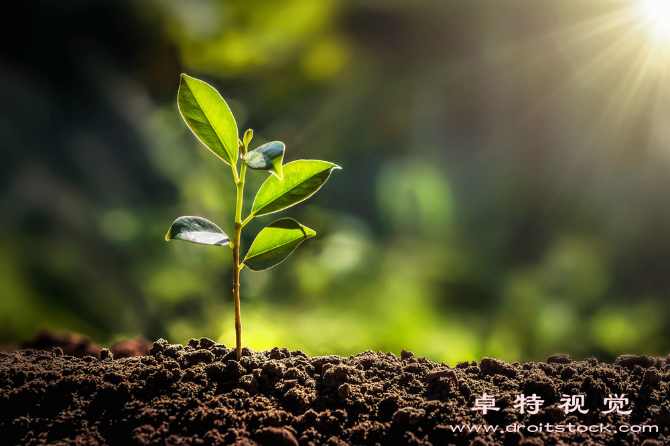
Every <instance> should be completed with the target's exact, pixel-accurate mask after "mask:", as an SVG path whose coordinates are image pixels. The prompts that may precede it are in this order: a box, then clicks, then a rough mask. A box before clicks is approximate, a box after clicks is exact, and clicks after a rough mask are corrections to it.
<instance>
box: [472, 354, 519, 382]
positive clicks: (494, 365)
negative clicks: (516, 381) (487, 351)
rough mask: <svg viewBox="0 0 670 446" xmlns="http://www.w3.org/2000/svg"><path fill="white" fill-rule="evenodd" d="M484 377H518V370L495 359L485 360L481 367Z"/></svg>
mask: <svg viewBox="0 0 670 446" xmlns="http://www.w3.org/2000/svg"><path fill="white" fill-rule="evenodd" d="M479 368H480V370H481V373H482V375H484V376H487V375H503V376H506V377H508V378H513V377H515V376H516V370H514V367H512V366H511V365H510V364H508V363H506V362H504V361H501V360H499V359H493V358H483V359H482V362H481V365H480V366H479Z"/></svg>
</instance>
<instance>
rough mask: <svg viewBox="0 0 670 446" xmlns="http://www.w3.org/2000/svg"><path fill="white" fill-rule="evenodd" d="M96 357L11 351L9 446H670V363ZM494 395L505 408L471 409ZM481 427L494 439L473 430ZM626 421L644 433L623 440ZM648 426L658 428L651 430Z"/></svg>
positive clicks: (157, 348) (2, 416) (191, 354)
mask: <svg viewBox="0 0 670 446" xmlns="http://www.w3.org/2000/svg"><path fill="white" fill-rule="evenodd" d="M96 356H97V357H94V356H84V357H81V358H77V357H74V356H69V355H66V354H64V349H63V348H62V347H53V348H52V350H51V351H40V350H35V349H23V350H17V351H14V352H2V353H0V444H2V445H15V444H19V445H24V444H25V445H42V444H54V445H64V444H68V445H84V444H86V445H91V444H110V445H133V444H135V445H151V444H156V445H159V444H160V445H164V444H169V445H219V444H233V443H236V444H242V445H256V444H259V445H291V446H297V445H301V446H303V445H304V446H307V445H347V444H380V445H386V444H392V445H395V444H407V445H448V444H454V445H473V446H482V445H504V446H507V445H536V446H541V445H559V444H565V445H573V444H593V445H595V444H619V445H629V446H640V445H642V446H654V445H660V444H669V443H670V401H669V400H668V384H669V383H670V357H669V358H651V357H647V356H632V355H628V356H622V357H620V358H618V359H617V361H616V362H615V363H614V364H599V363H598V361H597V360H596V359H594V358H591V359H587V360H585V361H578V362H576V361H571V360H570V358H569V357H568V356H566V355H553V356H550V357H549V358H547V361H546V362H541V363H526V364H519V363H516V362H515V363H512V364H509V363H506V362H503V361H499V360H496V359H492V358H484V359H483V360H482V361H481V362H476V361H473V362H461V363H459V364H458V365H456V366H455V367H449V366H447V365H446V364H436V363H434V362H431V361H429V360H427V359H425V358H423V357H415V356H414V354H413V353H412V352H408V351H403V352H402V354H401V357H400V358H398V357H396V356H395V355H393V354H392V353H381V352H372V351H366V352H363V353H360V354H358V355H355V356H351V357H348V358H345V357H340V356H316V357H308V356H307V355H305V354H304V353H303V352H301V351H300V350H293V351H289V350H288V349H287V348H276V347H275V348H273V349H272V350H269V351H253V350H250V349H244V354H243V357H242V359H241V360H240V361H239V362H238V361H237V360H236V359H235V352H234V350H233V349H230V348H227V347H226V346H225V345H223V344H217V343H215V342H213V341H211V340H209V339H206V338H202V339H199V340H196V339H193V340H191V341H190V342H189V343H188V345H187V346H183V345H180V344H176V345H171V344H169V343H168V342H167V341H165V340H162V339H161V340H159V341H157V342H155V343H154V344H153V346H152V347H151V350H150V353H149V354H147V355H146V356H130V357H124V358H119V357H117V356H116V355H115V354H114V352H113V351H110V350H107V349H102V351H101V352H100V353H99V354H97V355H96ZM483 393H486V394H488V395H492V396H493V397H494V398H495V406H497V407H498V408H499V410H498V411H495V410H489V411H488V412H487V413H486V414H483V413H482V411H478V410H471V409H472V408H473V406H474V405H475V403H476V400H477V399H478V398H482V394H483ZM520 394H523V395H525V396H526V397H529V396H531V395H532V394H535V395H536V397H538V398H541V399H542V400H543V401H544V403H543V404H542V406H541V407H540V408H539V411H538V412H537V413H536V414H529V413H528V410H526V411H525V413H521V412H520V410H519V409H517V408H514V407H513V405H514V402H515V399H516V397H517V395H520ZM610 394H612V395H615V394H616V395H621V394H625V397H626V398H628V400H629V402H628V404H627V405H625V407H622V410H631V413H630V414H627V415H624V414H621V413H617V412H616V411H614V412H612V413H609V414H607V413H604V412H605V411H607V410H608V407H607V405H603V400H604V398H607V397H609V396H610ZM563 395H584V402H585V404H584V406H582V409H583V410H587V409H588V412H587V413H581V412H579V411H573V412H571V413H568V414H566V413H565V411H564V409H562V408H559V407H558V406H559V405H560V404H562V403H561V398H562V396H563ZM515 423H516V424H522V425H524V426H530V425H534V426H538V425H547V424H548V425H551V426H556V425H565V426H567V425H568V424H571V425H574V426H577V425H584V426H592V425H600V424H601V423H602V424H603V425H605V426H610V430H612V432H607V431H604V432H588V433H585V432H561V433H559V432H556V431H553V432H547V429H546V428H545V429H543V430H542V431H541V432H539V431H538V432H529V431H528V430H525V429H519V431H518V432H507V431H506V426H510V425H514V424H515ZM479 425H487V426H490V427H489V431H486V430H485V428H483V427H482V428H480V431H479V432H477V431H476V430H475V429H474V428H473V429H472V432H470V429H469V427H472V426H479ZM621 425H626V426H640V429H641V431H640V432H619V431H618V427H619V426H621ZM458 426H462V427H463V428H462V431H461V430H459V428H458ZM492 426H497V429H496V430H495V431H491V430H490V429H491V427H492ZM645 426H646V427H647V428H648V429H651V426H657V427H658V432H649V431H648V429H647V428H645V429H647V431H646V432H642V430H644V429H642V427H645ZM566 430H567V429H566Z"/></svg>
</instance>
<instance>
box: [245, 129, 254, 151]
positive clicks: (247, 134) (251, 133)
mask: <svg viewBox="0 0 670 446" xmlns="http://www.w3.org/2000/svg"><path fill="white" fill-rule="evenodd" d="M253 137H254V131H253V130H251V129H249V130H247V131H246V132H244V145H245V146H246V147H249V143H250V142H251V138H253Z"/></svg>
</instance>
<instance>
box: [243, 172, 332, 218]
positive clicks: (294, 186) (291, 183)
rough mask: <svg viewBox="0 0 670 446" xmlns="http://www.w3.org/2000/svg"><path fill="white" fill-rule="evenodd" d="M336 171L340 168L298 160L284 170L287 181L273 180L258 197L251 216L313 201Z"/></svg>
mask: <svg viewBox="0 0 670 446" xmlns="http://www.w3.org/2000/svg"><path fill="white" fill-rule="evenodd" d="M333 169H340V166H338V165H336V164H333V163H329V162H327V161H316V160H298V161H293V162H291V163H288V164H286V165H285V166H284V168H283V170H284V179H283V180H279V179H278V178H276V177H270V178H268V179H267V180H265V183H263V185H262V186H261V188H260V189H259V190H258V193H257V194H256V199H255V200H254V205H253V206H252V208H251V213H252V214H253V215H255V216H260V215H266V214H272V213H273V212H278V211H281V210H284V209H286V208H289V207H291V206H293V205H294V204H297V203H300V202H301V201H303V200H306V199H307V198H309V197H311V196H312V195H313V194H314V193H315V192H316V191H317V190H319V189H320V188H321V186H323V184H324V183H325V182H326V180H327V179H328V178H329V177H330V174H331V172H332V171H333Z"/></svg>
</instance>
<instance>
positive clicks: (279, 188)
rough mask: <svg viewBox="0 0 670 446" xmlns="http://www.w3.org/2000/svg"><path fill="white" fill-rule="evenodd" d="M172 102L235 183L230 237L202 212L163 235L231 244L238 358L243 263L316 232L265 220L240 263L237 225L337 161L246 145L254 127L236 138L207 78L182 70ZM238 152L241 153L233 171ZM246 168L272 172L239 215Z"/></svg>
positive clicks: (283, 203) (304, 190)
mask: <svg viewBox="0 0 670 446" xmlns="http://www.w3.org/2000/svg"><path fill="white" fill-rule="evenodd" d="M177 104H178V106H179V111H180V112H181V115H182V117H183V118H184V121H186V124H187V125H188V126H189V128H190V129H191V131H193V133H194V134H195V136H196V137H197V138H198V139H199V140H200V142H202V143H203V144H204V145H205V147H207V148H208V149H209V150H211V151H212V152H213V153H214V154H215V155H216V156H218V157H219V158H220V159H221V160H222V161H223V162H224V163H226V164H228V165H229V166H230V167H231V169H232V172H233V180H234V181H235V185H236V186H237V201H236V204H235V226H234V230H233V239H232V240H231V239H230V237H229V236H228V235H227V234H226V233H225V232H224V231H223V230H222V229H221V228H219V227H218V226H217V225H215V224H214V223H212V222H211V221H209V220H205V219H204V218H202V217H179V218H178V219H176V220H175V221H174V223H172V226H171V227H170V230H169V231H168V233H167V235H166V236H165V240H172V239H175V240H184V241H187V242H191V243H198V244H201V245H212V246H224V245H228V246H230V247H231V248H232V250H233V268H234V271H233V299H234V301H235V334H236V350H237V359H238V360H239V359H240V357H241V356H242V317H241V314H240V271H241V270H242V268H244V267H245V266H246V267H247V268H249V269H250V270H252V271H263V270H266V269H269V268H272V267H273V266H275V265H278V264H279V263H281V262H282V261H284V259H285V258H286V257H288V256H289V254H291V253H292V252H293V251H294V250H295V248H297V247H298V245H299V244H300V243H302V241H303V240H305V239H307V238H309V237H313V236H314V235H315V234H316V232H314V231H313V230H311V229H310V228H308V227H306V226H303V225H301V224H300V223H298V222H297V221H295V220H294V219H292V218H280V219H279V220H277V221H275V222H274V223H271V224H269V225H268V226H266V227H265V228H264V229H263V230H262V231H261V232H260V233H259V234H258V235H257V236H256V239H255V240H254V242H253V243H252V244H251V247H250V248H249V251H248V252H247V255H246V256H245V257H244V260H243V261H242V262H241V263H240V239H241V234H242V228H244V226H246V224H247V223H249V222H250V221H251V219H252V218H254V217H260V216H262V215H267V214H272V213H274V212H279V211H281V210H284V209H286V208H289V207H291V206H293V205H294V204H297V203H300V202H301V201H303V200H306V199H307V198H309V197H310V196H312V195H313V194H314V193H315V192H316V191H317V190H319V189H320V188H321V186H323V184H324V183H325V182H326V180H327V179H328V177H330V174H331V172H332V171H333V169H339V168H340V167H339V166H337V165H336V164H333V163H329V162H326V161H317V160H297V161H293V162H290V163H288V164H285V165H282V163H283V160H284V143H281V142H279V141H274V142H269V143H267V144H263V145H261V146H259V147H257V148H255V149H254V150H248V147H249V142H251V139H252V137H253V134H254V132H253V131H252V130H251V129H250V130H247V131H246V132H245V133H244V137H243V139H242V140H241V141H240V140H239V139H238V134H237V123H236V122H235V118H234V117H233V114H232V113H231V111H230V108H228V104H226V101H224V100H223V98H222V97H221V95H220V94H219V93H218V92H217V91H216V90H215V89H214V88H212V87H211V86H210V85H208V84H207V83H205V82H203V81H201V80H198V79H195V78H193V77H190V76H187V75H185V74H182V75H181V82H180V84H179V93H178V95H177ZM238 155H239V156H240V158H241V159H242V162H241V163H240V169H239V173H238V169H237V164H238ZM247 168H249V169H253V170H267V171H269V172H270V173H271V175H270V176H269V177H268V179H267V180H265V182H264V183H263V185H262V186H261V188H260V189H259V190H258V193H257V194H256V198H255V199H254V203H253V205H252V207H251V213H250V214H249V216H247V218H245V219H244V220H242V200H243V196H244V180H245V177H246V172H247Z"/></svg>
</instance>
